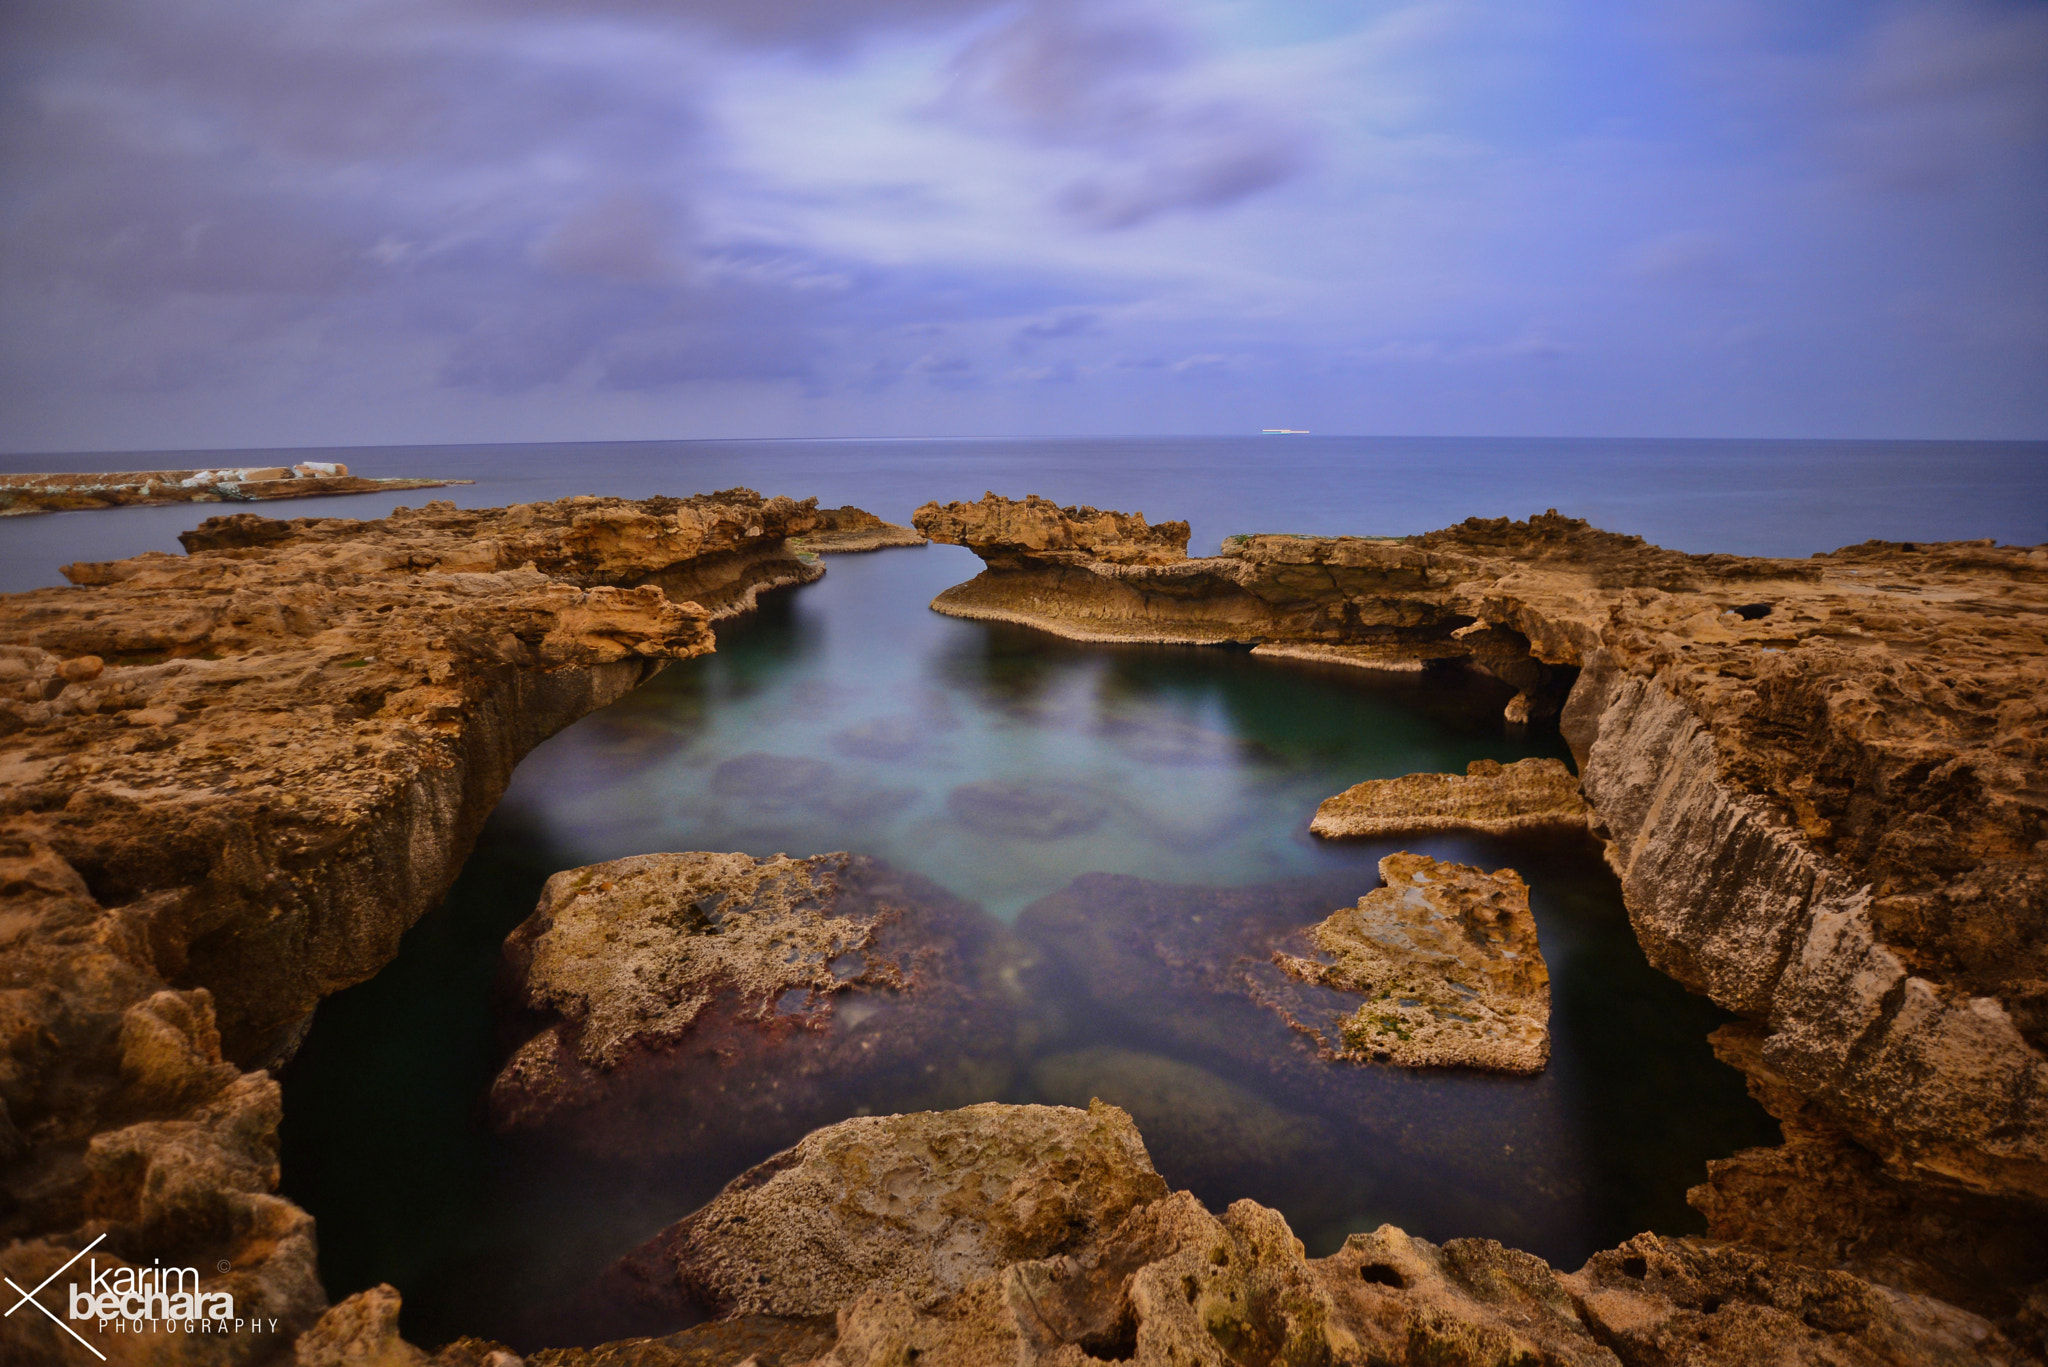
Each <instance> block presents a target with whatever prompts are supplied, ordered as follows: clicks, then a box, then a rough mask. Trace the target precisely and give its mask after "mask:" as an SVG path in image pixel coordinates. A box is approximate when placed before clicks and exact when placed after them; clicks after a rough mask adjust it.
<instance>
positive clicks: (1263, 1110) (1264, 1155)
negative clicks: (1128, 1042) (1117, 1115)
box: [1031, 1046, 1338, 1199]
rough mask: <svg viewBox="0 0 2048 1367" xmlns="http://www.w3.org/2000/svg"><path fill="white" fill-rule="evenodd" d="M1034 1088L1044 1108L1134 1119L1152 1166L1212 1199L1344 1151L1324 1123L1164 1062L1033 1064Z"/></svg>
mask: <svg viewBox="0 0 2048 1367" xmlns="http://www.w3.org/2000/svg"><path fill="white" fill-rule="evenodd" d="M1031 1085H1032V1089H1033V1092H1034V1093H1035V1095H1036V1096H1037V1098H1038V1099H1039V1100H1042V1101H1047V1102H1050V1103H1052V1104H1054V1105H1058V1106H1085V1105H1087V1104H1088V1102H1089V1101H1090V1100H1091V1099H1092V1098H1095V1097H1100V1098H1101V1099H1102V1100H1104V1101H1107V1102H1109V1103H1110V1104H1111V1105H1113V1106H1117V1107H1120V1108H1121V1109H1123V1110H1125V1111H1127V1112H1129V1113H1130V1115H1131V1118H1132V1119H1133V1120H1135V1121H1137V1123H1138V1125H1139V1127H1140V1128H1142V1129H1143V1130H1144V1131H1145V1133H1146V1134H1147V1135H1149V1136H1151V1139H1150V1148H1151V1152H1152V1157H1153V1161H1154V1162H1155V1163H1157V1164H1159V1165H1161V1166H1162V1167H1164V1168H1165V1169H1166V1172H1167V1175H1168V1176H1169V1177H1171V1178H1172V1179H1173V1180H1174V1181H1175V1182H1177V1183H1179V1184H1180V1185H1182V1186H1186V1187H1192V1188H1194V1189H1196V1190H1197V1191H1199V1192H1201V1193H1203V1194H1205V1195H1206V1194H1209V1193H1213V1192H1219V1191H1220V1192H1232V1185H1233V1183H1235V1182H1239V1181H1242V1180H1243V1175H1244V1174H1245V1173H1246V1172H1247V1171H1252V1170H1264V1171H1267V1172H1286V1171H1289V1170H1298V1169H1301V1168H1305V1167H1310V1166H1313V1165H1315V1164H1318V1163H1323V1162H1328V1161H1329V1160H1330V1159H1331V1158H1332V1157H1333V1155H1334V1153H1335V1151H1336V1149H1337V1147H1338V1137H1337V1134H1336V1132H1335V1129H1334V1127H1332V1126H1331V1125H1330V1124H1329V1123H1328V1122H1326V1121H1324V1120H1322V1119H1321V1118H1320V1117H1317V1116H1313V1115H1308V1114H1305V1113H1303V1112H1300V1111H1286V1110H1282V1109H1280V1108H1279V1107H1278V1106H1275V1105H1273V1104H1271V1103H1270V1102H1268V1101H1266V1100H1264V1099H1263V1098H1261V1097H1259V1096H1256V1095H1254V1094H1253V1093H1251V1092H1250V1091H1247V1090H1246V1089H1245V1088H1243V1087H1240V1086H1238V1085H1237V1084H1235V1083H1233V1082H1230V1081H1228V1080H1227V1079H1225V1078H1223V1077H1221V1076H1219V1075H1218V1074H1216V1073H1212V1072H1210V1071H1209V1070H1208V1069H1206V1068H1198V1067H1196V1066H1195V1065H1194V1064H1191V1063H1184V1062H1182V1061H1180V1060H1178V1059H1173V1058H1168V1057H1166V1056H1165V1055H1163V1054H1151V1053H1144V1052H1141V1051H1139V1050H1136V1049H1117V1048H1108V1047H1102V1046H1098V1047H1095V1048H1089V1049H1076V1050H1072V1051H1069V1052H1066V1053H1060V1054H1052V1055H1049V1056H1047V1057H1044V1058H1041V1059H1039V1060H1038V1061H1037V1062H1036V1063H1034V1064H1033V1065H1032V1068H1031ZM1232 1194H1234V1192H1233V1193H1232ZM1226 1199H1228V1198H1226Z"/></svg>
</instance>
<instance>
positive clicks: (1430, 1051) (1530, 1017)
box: [1273, 854, 1550, 1073]
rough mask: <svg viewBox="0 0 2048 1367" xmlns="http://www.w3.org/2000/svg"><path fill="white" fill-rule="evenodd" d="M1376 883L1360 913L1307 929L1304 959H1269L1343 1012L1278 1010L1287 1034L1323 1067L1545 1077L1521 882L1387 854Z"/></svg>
mask: <svg viewBox="0 0 2048 1367" xmlns="http://www.w3.org/2000/svg"><path fill="white" fill-rule="evenodd" d="M1380 879H1381V882H1382V884H1383V886H1381V887H1378V888H1375V889H1374V890H1373V891H1371V892H1369V893H1367V894H1366V895H1365V896H1363V897H1361V898H1359V899H1358V905H1357V906H1355V907H1345V908H1343V909H1341V910H1338V911H1334V912H1332V913H1330V915H1329V917H1328V918H1326V919H1325V920H1324V921H1323V922H1322V923H1321V924H1319V925H1315V926H1312V927H1310V928H1309V930H1308V931H1307V932H1306V935H1305V937H1304V938H1305V939H1306V940H1307V941H1308V947H1309V950H1310V954H1309V955H1304V954H1286V953H1278V954H1275V955H1274V956H1273V962H1274V963H1276V964H1277V965H1279V967H1280V968H1281V970H1282V971H1283V972H1285V973H1286V974H1287V975H1288V976H1290V977H1292V978H1296V979H1299V980H1300V981H1302V982H1305V983H1312V984H1314V985H1315V986H1317V987H1320V988H1328V989H1330V990H1331V993H1332V995H1333V996H1335V997H1336V998H1337V1001H1338V1002H1339V1003H1341V1005H1339V1006H1338V1007H1337V1008H1336V1009H1335V1010H1332V1009H1331V1007H1330V1006H1328V1005H1324V1009H1323V1010H1322V1011H1321V1012H1316V1013H1315V1014H1313V1015H1311V1014H1310V1012H1311V1010H1312V1007H1310V1005H1309V1004H1308V1003H1305V1002H1301V1001H1300V1000H1299V999H1297V1000H1296V1001H1294V1002H1292V1003H1287V1004H1284V1005H1282V1004H1279V1003H1276V1006H1278V1007H1279V1009H1280V1010H1281V1013H1282V1015H1284V1016H1285V1017H1286V1018H1287V1020H1288V1023H1289V1024H1291V1025H1293V1026H1294V1028H1296V1029H1297V1030H1301V1031H1304V1032H1305V1033H1307V1034H1309V1035H1310V1036H1312V1037H1313V1038H1314V1039H1315V1041H1316V1043H1317V1045H1318V1046H1319V1047H1320V1048H1321V1050H1322V1051H1323V1052H1324V1053H1325V1054H1326V1055H1328V1056H1329V1057H1331V1058H1339V1059H1350V1060H1354V1061H1359V1062H1364V1061H1369V1060H1385V1061H1386V1062H1389V1063H1395V1064H1399V1065H1401V1066H1403V1067H1407V1068H1443V1067H1463V1068H1483V1069H1486V1070H1488V1071H1491V1072H1500V1073H1540V1072H1542V1071H1543V1065H1544V1064H1545V1063H1547V1062H1549V1061H1550V970H1549V969H1548V967H1547V966H1546V965H1545V964H1544V962H1543V953H1542V951H1541V949H1539V948H1538V946H1537V943H1536V918H1535V917H1534V916H1532V915H1531V914H1530V912H1529V889H1528V887H1527V886H1525V885H1524V884H1523V882H1522V880H1521V878H1520V876H1518V875H1517V874H1516V873H1515V871H1514V870H1513V869H1500V870H1498V871H1496V872H1494V873H1487V872H1486V871H1485V870H1483V869H1474V868H1468V867H1466V866H1465V865H1463V864H1446V863H1441V862H1439V861H1437V860H1435V859H1431V858H1429V857H1428V856H1427V855H1420V854H1390V855H1388V856H1387V857H1386V858H1384V859H1382V860H1380ZM1310 955H1313V957H1310ZM1361 996H1362V997H1364V998H1365V1001H1364V1002H1363V1003H1362V1004H1359V1005H1358V1006H1356V1007H1355V1008H1353V1007H1352V1005H1351V1004H1352V1002H1354V1001H1356V999H1357V998H1358V997H1361ZM1318 1004H1319V1005H1321V1003H1318ZM1290 1007H1291V1009H1290ZM1304 1017H1307V1018H1306V1019H1304Z"/></svg>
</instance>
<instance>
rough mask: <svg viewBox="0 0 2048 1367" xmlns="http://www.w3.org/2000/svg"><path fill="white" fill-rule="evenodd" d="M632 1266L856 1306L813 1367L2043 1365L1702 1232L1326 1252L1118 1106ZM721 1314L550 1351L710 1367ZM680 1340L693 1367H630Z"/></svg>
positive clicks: (706, 1218) (705, 1285) (1390, 1243)
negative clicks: (706, 1358)
mask: <svg viewBox="0 0 2048 1367" xmlns="http://www.w3.org/2000/svg"><path fill="white" fill-rule="evenodd" d="M629 1265H630V1266H631V1267H632V1268H633V1269H634V1270H635V1272H636V1273H637V1274H638V1275H640V1276H642V1277H643V1278H645V1279H646V1281H647V1284H648V1285H649V1286H650V1287H651V1288H653V1289H655V1290H656V1291H658V1292H661V1293H663V1294H673V1295H677V1296H689V1297H695V1298H698V1299H701V1300H703V1301H706V1302H708V1303H710V1304H712V1305H714V1306H732V1307H740V1308H741V1309H742V1311H743V1313H741V1314H737V1315H735V1316H734V1318H733V1320H732V1321H730V1322H731V1323H733V1324H735V1326H736V1327H737V1326H751V1325H753V1324H760V1323H762V1322H763V1321H762V1319H761V1317H762V1316H764V1315H780V1316H790V1315H793V1314H796V1313H799V1312H801V1313H817V1312H820V1311H823V1310H828V1309H829V1310H835V1311H836V1323H835V1326H834V1335H833V1337H834V1340H835V1341H834V1342H832V1344H831V1346H830V1348H829V1350H828V1351H825V1352H823V1353H821V1354H820V1355H819V1356H817V1357H816V1358H814V1359H812V1360H811V1361H812V1363H813V1364H814V1367H881V1364H889V1363H905V1362H916V1363H917V1364H919V1367H956V1365H957V1367H982V1364H987V1363H993V1362H1003V1363H1017V1364H1023V1365H1024V1367H1035V1365H1037V1364H1044V1365H1045V1367H1053V1365H1054V1364H1059V1365H1060V1367H1082V1364H1086V1363H1089V1362H1098V1361H1129V1362H1135V1363H1139V1364H1160V1365H1163V1364H1168V1363H1175V1364H1183V1367H1185V1365H1186V1364H1210V1365H1213V1367H1228V1365H1230V1364H1247V1363H1264V1364H1292V1363H1304V1364H1305V1363H1314V1364H1323V1365H1324V1367H1368V1364H1396V1363H1407V1364H1424V1363H1430V1364H1435V1363H1459V1364H1488V1365H1489V1367H1510V1364H1522V1363H1534V1362H1540V1363H1551V1364H1560V1365H1561V1367H1623V1365H1624V1364H1625V1367H1652V1365H1653V1364H1656V1365H1658V1367H1662V1364H1671V1363H1679V1362H1684V1363H1689V1364H1693V1367H1738V1365H1739V1367H1748V1365H1749V1364H1753V1363H1756V1362H1763V1361H1769V1362H1782V1363H1787V1364H1798V1365H1799V1367H1809V1365H1810V1367H1823V1365H1826V1367H1834V1365H1835V1364H1852V1363H1853V1364H1858V1365H1859V1367H1909V1364H1910V1365H1911V1367H1921V1365H1922V1364H1935V1365H1941V1364H1953V1367H1962V1365H1963V1364H1966V1363H2008V1362H2016V1361H2018V1360H2020V1359H2019V1358H2018V1356H2017V1354H2016V1353H2015V1351H2014V1348H2013V1345H2012V1344H2011V1343H2010V1342H2009V1341H2007V1340H2006V1339H2004V1338H2003V1337H2002V1336H2001V1335H2000V1334H1999V1333H1998V1332H1997V1331H1996V1330H1995V1329H1994V1328H1993V1327H1992V1326H1991V1325H1989V1324H1988V1323H1986V1322H1985V1321H1984V1320H1982V1319H1981V1318H1979V1317H1977V1316H1975V1315H1971V1314H1969V1313H1967V1312H1964V1311H1959V1310H1956V1309H1954V1308H1953V1307H1949V1306H1944V1305H1942V1304H1940V1303H1939V1302H1935V1301H1930V1300H1927V1299H1925V1298H1923V1297H1917V1296H1911V1295H1903V1294H1899V1293H1896V1292H1890V1291H1886V1290H1884V1289H1882V1288H1879V1287H1875V1286H1872V1285H1871V1284H1869V1283H1868V1282H1865V1281H1862V1280H1861V1279H1859V1278H1857V1277H1854V1276H1850V1275H1848V1274H1846V1273H1841V1272H1830V1271H1819V1270H1815V1269H1811V1268H1807V1267H1802V1266H1800V1265H1798V1264H1796V1263H1791V1262H1788V1261H1785V1260H1782V1259H1774V1258H1772V1257H1770V1256H1768V1255H1761V1254H1758V1253H1756V1252H1754V1251H1751V1250H1745V1249H1741V1248H1736V1247H1730V1246H1726V1245H1716V1244H1712V1243H1706V1242H1701V1241H1693V1240H1674V1239H1660V1238H1658V1237H1657V1236H1655V1235H1642V1236H1640V1237H1638V1238H1636V1239H1632V1240H1630V1241H1629V1242H1628V1243H1626V1244H1624V1245H1622V1246H1621V1247H1620V1248H1618V1249H1615V1250H1613V1251H1611V1252H1608V1253H1602V1254H1598V1255H1596V1256H1595V1257H1594V1258H1593V1260H1592V1261H1591V1262H1589V1263H1588V1264H1587V1266H1586V1267H1585V1268H1584V1269H1583V1270H1581V1271H1580V1272H1578V1273H1576V1274H1569V1275H1565V1274H1560V1273H1558V1272H1556V1271H1555V1270H1553V1269H1552V1268H1551V1267H1549V1266H1548V1265H1547V1264H1545V1263H1544V1262H1543V1261H1542V1260H1541V1259H1540V1258H1536V1257H1533V1256H1532V1255H1530V1254H1527V1253H1521V1252H1517V1251H1515V1250H1513V1249H1507V1248H1503V1247H1501V1246H1500V1245H1499V1244H1497V1243H1493V1242H1492V1241H1490V1240H1483V1239H1455V1240H1452V1241H1450V1242H1448V1243H1446V1244H1443V1245H1441V1246H1438V1245H1435V1244H1431V1243H1429V1242H1427V1241H1425V1240H1422V1239H1417V1238H1413V1237H1411V1236H1409V1235H1407V1234H1405V1233H1403V1232H1402V1231H1401V1230H1399V1229H1396V1228H1394V1227H1393V1226H1390V1225H1383V1226H1381V1227H1380V1228H1379V1229H1377V1230H1375V1231H1373V1232H1371V1233H1369V1234H1355V1235H1353V1236H1351V1238H1350V1239H1348V1240H1347V1241H1346V1242H1345V1244H1344V1247H1343V1248H1342V1249H1341V1250H1339V1251H1338V1252H1337V1253H1335V1254H1333V1255H1332V1256H1330V1257H1327V1258H1316V1259H1311V1258H1308V1257H1306V1256H1305V1255H1304V1251H1303V1248H1302V1245H1301V1244H1300V1242H1299V1241H1298V1240H1296V1239H1295V1237H1294V1234H1293V1232H1292V1231H1291V1230H1290V1229H1289V1228H1288V1226H1287V1223H1286V1221H1285V1220H1284V1219H1282V1218H1281V1217H1280V1216H1279V1215H1278V1214H1277V1213H1276V1212H1274V1211H1271V1210H1268V1209H1266V1208H1264V1207H1262V1206H1260V1205H1258V1204H1256V1203H1254V1202H1251V1201H1238V1202H1235V1203H1233V1204H1232V1205H1230V1206H1229V1207H1228V1208H1227V1209H1226V1210H1224V1211H1223V1213H1222V1214H1221V1215H1213V1214H1211V1213H1210V1212H1209V1211H1207V1210H1205V1209H1204V1208H1203V1207H1202V1205H1201V1204H1200V1203H1199V1202H1198V1201H1196V1200H1195V1199H1194V1198H1193V1197H1192V1196H1190V1195H1189V1194H1188V1193H1186V1192H1174V1193H1171V1194H1169V1193H1167V1192H1166V1190H1165V1186H1164V1183H1162V1182H1160V1181H1159V1179H1158V1178H1157V1177H1156V1176H1154V1175H1153V1174H1152V1171H1151V1166H1150V1164H1149V1162H1147V1161H1146V1157H1145V1151H1144V1148H1143V1145H1142V1142H1141V1141H1140V1139H1139V1137H1138V1135H1137V1132H1136V1131H1135V1129H1133V1128H1132V1126H1131V1124H1130V1122H1129V1120H1128V1119H1127V1118H1126V1117H1124V1116H1123V1114H1122V1113H1121V1112H1119V1111H1117V1110H1116V1109H1115V1108H1114V1107H1110V1106H1105V1105H1103V1104H1102V1103H1100V1102H1097V1103H1095V1104H1094V1105H1091V1106H1090V1108H1089V1109H1088V1110H1087V1111H1086V1112H1082V1111H1075V1110H1066V1109H1062V1108H1051V1107H1005V1106H993V1105H991V1106H976V1107H970V1108H968V1109H966V1110H963V1111H955V1112H950V1113H942V1114H929V1115H909V1116H891V1117H881V1118H866V1119H859V1120H852V1121H848V1122H845V1123H844V1124H841V1125H835V1126H833V1127H831V1128H830V1129H827V1130H822V1131H819V1132H818V1133H817V1134H814V1135H812V1136H811V1137H810V1138H808V1139H806V1140H805V1141H804V1143H803V1144H801V1145H799V1146H798V1147H797V1148H796V1149H793V1150H791V1151H790V1152H788V1153H785V1154H782V1155H778V1156H777V1157H776V1158H775V1159H772V1160H770V1161H769V1162H767V1163H765V1164H763V1165H762V1166H761V1167H760V1168H758V1169H756V1170H755V1171H753V1172H750V1173H747V1174H745V1175H744V1176H742V1177H740V1178H739V1179H737V1180H735V1181H734V1182H733V1183H732V1184H731V1185H730V1186H729V1187H728V1188H727V1189H726V1190H725V1192H724V1193H722V1194H721V1195H720V1196H719V1197H718V1198H717V1199H716V1200H714V1201H713V1202H712V1203H711V1204H710V1205H708V1206H706V1207H705V1208H704V1209H703V1210H700V1211H698V1212H697V1213H696V1214H694V1215H692V1216H690V1217H688V1218H687V1219H685V1220H684V1221H682V1222H681V1223H679V1224H678V1225H676V1226H675V1227H673V1228H672V1229H670V1230H668V1231H666V1232H665V1233H664V1234H662V1235H661V1236H658V1237H657V1238H656V1239H655V1240H653V1241H651V1242H650V1243H649V1244H648V1245H647V1246H646V1247H644V1248H642V1249H641V1250H639V1251H637V1252H636V1253H635V1254H634V1255H632V1257H631V1258H630V1259H629ZM802 1322H803V1321H799V1320H792V1319H788V1318H784V1319H779V1320H774V1321H767V1323H770V1324H775V1325H791V1324H800V1323H802ZM718 1323H721V1322H718V1321H715V1322H714V1323H713V1324H712V1325H706V1326H703V1327H702V1328H700V1329H698V1330H692V1331H688V1332H687V1333H686V1334H683V1335H677V1336H674V1337H673V1338H671V1339H669V1340H660V1341H644V1340H643V1341H638V1342H637V1343H635V1344H633V1345H623V1344H622V1345H608V1346H607V1347H605V1348H598V1349H590V1350H566V1351H551V1352H549V1353H548V1354H545V1355H536V1358H535V1359H533V1361H540V1360H541V1359H542V1358H543V1357H544V1358H545V1360H546V1362H547V1364H548V1367H597V1364H600V1363H606V1362H612V1361H629V1360H639V1361H647V1362H663V1363H668V1362H680V1361H688V1360H690V1359H685V1358H683V1357H681V1356H680V1352H681V1351H682V1350H684V1349H685V1348H686V1347H687V1345H688V1343H689V1341H690V1340H691V1339H692V1338H694V1337H696V1336H698V1335H701V1334H704V1333H705V1331H707V1330H712V1329H714V1328H715V1327H716V1325H717V1324H718ZM784 1332H787V1331H786V1330H785V1331H784ZM656 1342H658V1343H660V1344H662V1345H663V1346H669V1345H673V1348H674V1350H675V1351H677V1352H678V1356H677V1357H675V1358H666V1357H655V1356H653V1355H652V1354H651V1353H650V1355H649V1356H647V1357H645V1358H637V1359H634V1358H625V1357H619V1358H614V1357H611V1356H610V1352H611V1350H612V1349H613V1348H620V1349H633V1350H638V1349H640V1346H641V1345H642V1344H651V1343H656ZM445 1360H447V1361H448V1362H449V1367H454V1363H455V1362H456V1361H457V1359H455V1358H453V1357H448V1358H446V1359H445ZM466 1360H467V1361H474V1360H475V1359H474V1357H471V1358H469V1359H466Z"/></svg>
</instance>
